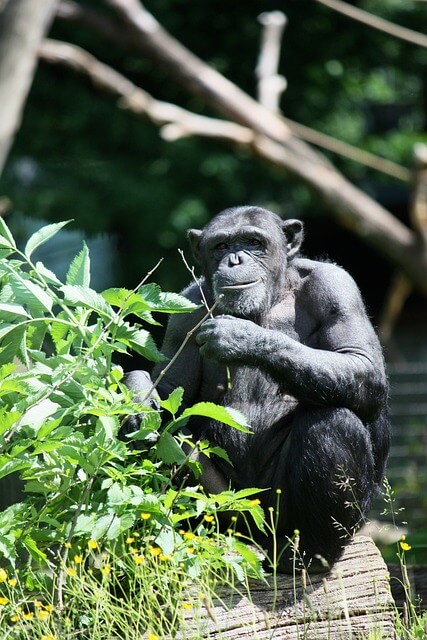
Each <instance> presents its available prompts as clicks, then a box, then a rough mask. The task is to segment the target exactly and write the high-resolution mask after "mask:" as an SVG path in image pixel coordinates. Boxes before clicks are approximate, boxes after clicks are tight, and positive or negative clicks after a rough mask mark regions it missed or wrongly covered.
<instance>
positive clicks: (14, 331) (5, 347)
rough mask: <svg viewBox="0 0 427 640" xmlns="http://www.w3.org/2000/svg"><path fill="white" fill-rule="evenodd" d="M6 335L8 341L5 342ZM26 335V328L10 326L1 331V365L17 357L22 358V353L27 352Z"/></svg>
mask: <svg viewBox="0 0 427 640" xmlns="http://www.w3.org/2000/svg"><path fill="white" fill-rule="evenodd" d="M6 334H7V340H3V338H4V336H5V335H6ZM25 334H26V327H25V326H24V327H22V326H21V327H20V326H15V325H10V326H9V327H5V328H3V330H0V340H2V346H1V348H0V363H1V364H5V363H7V362H10V361H11V360H13V358H14V357H15V356H21V353H22V351H25V344H24V342H25Z"/></svg>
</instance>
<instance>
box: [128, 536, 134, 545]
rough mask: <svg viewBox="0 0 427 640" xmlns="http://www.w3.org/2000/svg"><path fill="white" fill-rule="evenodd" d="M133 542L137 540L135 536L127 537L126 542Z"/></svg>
mask: <svg viewBox="0 0 427 640" xmlns="http://www.w3.org/2000/svg"><path fill="white" fill-rule="evenodd" d="M132 542H135V538H132V536H129V537H128V538H126V544H132Z"/></svg>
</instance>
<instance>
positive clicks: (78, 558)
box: [74, 554, 83, 564]
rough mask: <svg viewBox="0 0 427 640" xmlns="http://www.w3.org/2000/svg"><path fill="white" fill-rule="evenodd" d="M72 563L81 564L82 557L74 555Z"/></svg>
mask: <svg viewBox="0 0 427 640" xmlns="http://www.w3.org/2000/svg"><path fill="white" fill-rule="evenodd" d="M74 562H75V563H76V564H81V563H82V562H83V558H82V556H79V555H77V554H76V555H75V556H74Z"/></svg>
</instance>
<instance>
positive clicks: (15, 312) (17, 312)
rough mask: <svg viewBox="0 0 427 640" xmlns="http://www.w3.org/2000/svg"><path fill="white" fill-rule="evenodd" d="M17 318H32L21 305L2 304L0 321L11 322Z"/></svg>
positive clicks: (0, 306) (0, 304)
mask: <svg viewBox="0 0 427 640" xmlns="http://www.w3.org/2000/svg"><path fill="white" fill-rule="evenodd" d="M17 317H21V318H29V317H30V316H29V315H28V313H27V312H26V311H25V309H24V307H22V306H21V305H20V304H7V303H0V320H1V321H2V322H11V321H13V320H16V318H17Z"/></svg>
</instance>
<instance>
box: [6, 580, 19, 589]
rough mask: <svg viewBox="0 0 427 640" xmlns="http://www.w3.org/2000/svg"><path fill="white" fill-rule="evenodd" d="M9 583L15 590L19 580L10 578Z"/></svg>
mask: <svg viewBox="0 0 427 640" xmlns="http://www.w3.org/2000/svg"><path fill="white" fill-rule="evenodd" d="M7 583H8V584H9V585H10V586H11V587H12V588H13V587H16V585H17V584H18V580H17V579H16V578H10V580H8V581H7Z"/></svg>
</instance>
